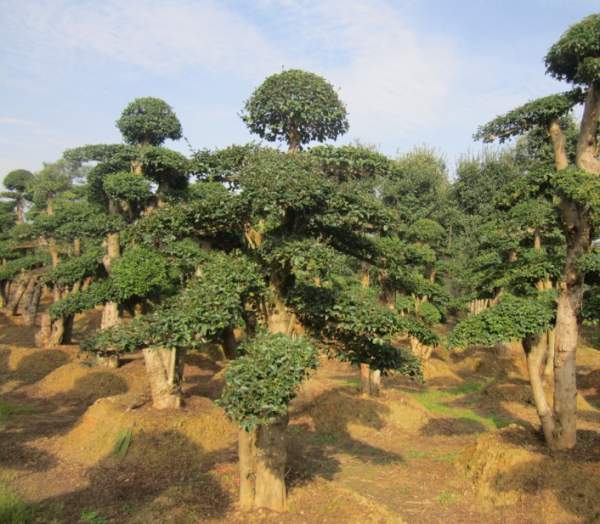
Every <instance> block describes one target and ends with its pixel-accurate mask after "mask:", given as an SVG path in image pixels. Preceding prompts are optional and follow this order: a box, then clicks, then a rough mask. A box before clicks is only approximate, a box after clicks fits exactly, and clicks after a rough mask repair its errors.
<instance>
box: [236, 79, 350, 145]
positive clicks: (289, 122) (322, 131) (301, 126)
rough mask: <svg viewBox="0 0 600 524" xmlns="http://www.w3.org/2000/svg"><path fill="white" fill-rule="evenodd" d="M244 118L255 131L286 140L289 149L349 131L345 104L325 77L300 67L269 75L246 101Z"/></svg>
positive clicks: (333, 138)
mask: <svg viewBox="0 0 600 524" xmlns="http://www.w3.org/2000/svg"><path fill="white" fill-rule="evenodd" d="M241 116H242V120H243V121H244V122H245V123H246V125H247V126H248V128H249V129H250V131H251V132H252V133H256V134H257V135H258V136H259V137H261V138H264V139H265V140H268V141H269V142H275V141H277V140H283V141H285V142H287V144H288V148H289V151H290V152H295V151H298V150H299V149H300V147H301V146H302V145H303V144H307V143H308V142H310V141H312V140H317V141H319V142H323V141H324V140H327V139H332V140H335V139H336V138H337V137H338V136H340V135H343V134H344V133H345V132H346V131H348V127H349V126H348V120H347V115H346V107H345V106H344V104H343V103H342V102H341V100H340V99H339V97H338V95H337V93H336V92H335V90H334V89H333V87H332V86H331V84H330V83H329V82H327V81H326V80H325V79H324V78H322V77H320V76H318V75H316V74H314V73H309V72H306V71H302V70H299V69H289V70H287V71H282V72H281V73H276V74H274V75H271V76H269V77H268V78H267V79H266V80H265V81H264V82H263V83H262V84H261V85H260V86H259V87H258V88H257V89H256V90H255V91H254V93H253V94H252V96H251V97H250V98H249V99H248V100H247V101H246V104H245V106H244V111H243V112H242V115H241Z"/></svg>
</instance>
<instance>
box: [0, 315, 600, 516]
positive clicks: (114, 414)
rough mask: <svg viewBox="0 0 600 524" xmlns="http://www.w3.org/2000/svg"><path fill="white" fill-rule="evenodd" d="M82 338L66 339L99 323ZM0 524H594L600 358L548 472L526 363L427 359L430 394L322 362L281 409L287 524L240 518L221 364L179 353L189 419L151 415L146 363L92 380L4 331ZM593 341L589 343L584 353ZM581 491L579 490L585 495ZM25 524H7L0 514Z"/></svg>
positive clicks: (587, 355)
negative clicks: (366, 390)
mask: <svg viewBox="0 0 600 524" xmlns="http://www.w3.org/2000/svg"><path fill="white" fill-rule="evenodd" d="M99 314H100V313H99V312H96V311H93V312H90V313H87V314H85V315H83V316H81V317H79V318H77V321H76V323H75V339H74V340H75V341H76V340H77V338H78V337H79V336H80V335H81V334H82V333H83V331H84V330H88V329H93V328H94V326H95V324H97V322H98V321H99ZM0 337H1V338H0V343H1V346H0V377H1V391H2V401H1V402H2V403H1V405H0V408H1V411H0V416H1V419H0V420H1V423H2V432H1V433H0V440H1V442H0V464H1V477H0V478H1V481H2V483H1V484H0V520H2V518H3V519H4V520H2V522H40V523H42V522H43V523H51V522H53V523H57V524H58V523H71V522H84V523H95V524H99V523H103V522H106V523H144V524H145V523H153V522H156V523H182V524H183V523H195V522H215V523H216V522H291V523H295V522H298V523H300V522H331V523H334V522H373V523H392V522H398V523H401V522H406V523H420V522H432V523H435V522H440V523H443V522H446V523H447V522H465V523H470V522H472V523H479V522H490V523H537V522H548V523H557V524H558V523H561V524H562V523H571V522H572V523H576V522H577V523H588V522H600V508H599V507H598V503H597V501H598V493H600V352H599V351H597V350H596V349H593V348H591V347H587V346H583V347H580V348H579V351H578V381H579V383H580V390H579V395H578V408H579V440H580V444H579V445H578V447H577V449H576V450H575V451H569V452H557V453H555V454H554V455H553V456H551V455H550V454H549V452H548V450H547V448H545V446H544V444H543V441H542V440H541V439H540V437H539V435H538V434H537V433H536V432H534V428H536V427H537V426H538V422H537V417H536V413H535V409H534V407H533V406H532V400H531V393H530V389H529V386H528V381H527V375H526V368H525V363H524V357H523V353H522V349H521V348H519V347H516V345H508V346H502V347H497V348H495V349H493V348H492V349H485V348H473V349H469V350H465V351H460V352H456V353H452V354H450V353H449V352H448V351H446V350H444V349H442V348H438V349H436V351H435V352H434V354H433V356H432V358H431V359H430V360H429V362H428V363H427V365H426V367H425V376H426V379H427V382H426V385H424V386H418V385H415V384H414V383H412V382H410V381H408V380H407V379H405V378H402V377H400V376H390V377H386V378H384V381H383V382H384V389H383V391H382V394H381V396H380V397H379V398H368V397H365V396H363V395H361V394H360V392H359V389H358V386H359V382H358V380H357V371H356V369H352V368H351V367H350V366H348V365H346V364H342V363H339V362H336V361H327V360H326V359H322V360H323V363H322V366H321V367H320V368H319V370H318V371H317V373H316V375H315V376H313V377H312V378H311V379H310V380H309V381H308V382H306V383H305V384H304V385H303V387H302V389H301V391H300V394H299V395H298V397H297V398H296V399H295V400H294V401H292V403H291V406H290V423H289V427H288V429H287V432H288V442H287V449H288V466H287V470H286V482H287V484H288V488H289V494H288V496H289V500H288V505H289V509H288V512H287V513H286V514H285V515H284V516H282V515H281V514H277V513H271V512H269V511H267V510H261V511H258V512H256V513H253V514H252V515H248V514H243V513H240V512H239V510H238V507H237V506H238V505H237V491H238V483H239V473H238V467H237V430H236V428H235V426H234V424H232V423H231V422H230V421H229V420H228V419H227V417H226V416H225V413H224V411H223V410H222V409H221V408H219V407H217V406H215V404H214V399H215V398H217V397H218V395H219V393H220V390H221V388H222V385H223V373H222V368H223V362H222V360H221V358H222V357H220V355H219V351H218V350H217V349H215V350H214V351H213V352H212V356H210V355H211V352H210V351H208V352H203V353H190V354H188V356H187V360H186V363H185V375H184V376H185V378H184V384H183V390H184V399H185V407H184V408H183V409H182V410H173V411H156V410H153V409H152V407H151V403H150V392H149V385H148V381H147V378H146V373H145V371H144V365H143V359H142V358H141V356H140V355H138V354H132V355H131V356H130V357H129V358H127V359H126V360H125V362H124V365H122V366H121V367H120V368H119V369H114V370H109V369H106V368H100V367H96V366H94V365H93V362H91V361H89V360H87V359H86V358H85V357H84V356H78V347H77V346H76V345H71V346H60V347H56V348H49V349H38V348H34V347H32V340H31V338H32V335H31V328H29V327H26V326H20V325H18V324H14V323H12V322H9V321H8V320H7V319H6V317H4V316H3V317H2V318H1V335H0ZM590 338H592V337H590ZM582 479H584V480H585V481H582ZM19 514H20V515H22V516H23V520H12V521H11V520H10V518H11V517H10V515H13V516H14V515H19Z"/></svg>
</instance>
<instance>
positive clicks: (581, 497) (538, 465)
mask: <svg viewBox="0 0 600 524" xmlns="http://www.w3.org/2000/svg"><path fill="white" fill-rule="evenodd" d="M502 437H503V438H504V439H506V440H507V441H509V442H511V443H513V444H518V445H519V446H523V445H524V443H523V439H522V437H520V436H519V435H517V434H515V433H512V432H505V433H504V434H503V435H502ZM577 439H578V443H577V447H576V448H575V449H574V450H572V451H565V452H555V453H553V454H552V456H551V455H550V454H549V453H548V450H547V448H546V447H545V446H544V444H543V442H542V441H541V439H539V438H537V435H531V434H530V435H529V442H528V443H527V444H528V446H527V447H528V448H529V449H531V450H532V451H537V452H539V453H540V454H542V455H543V458H542V459H541V460H539V459H538V460H531V461H528V462H525V463H521V464H519V465H518V466H516V467H513V468H512V469H510V470H509V471H507V472H500V473H498V474H497V475H496V476H495V478H494V479H493V480H492V485H493V486H494V488H493V489H494V490H495V491H496V492H497V493H498V495H499V497H502V496H503V494H506V493H507V492H509V491H512V492H518V493H526V494H528V495H532V496H534V497H539V504H540V505H545V504H546V499H545V498H543V497H544V496H545V494H547V493H548V492H550V493H551V494H552V496H553V497H554V499H555V500H556V501H558V503H559V504H560V505H561V506H562V508H563V509H564V510H565V511H567V512H568V513H570V514H572V515H573V516H574V517H575V516H576V518H577V519H578V520H577V522H580V521H581V522H590V523H591V522H599V521H600V505H598V494H599V493H600V433H598V432H595V431H589V430H580V431H578V432H577ZM570 521H571V520H569V522H570Z"/></svg>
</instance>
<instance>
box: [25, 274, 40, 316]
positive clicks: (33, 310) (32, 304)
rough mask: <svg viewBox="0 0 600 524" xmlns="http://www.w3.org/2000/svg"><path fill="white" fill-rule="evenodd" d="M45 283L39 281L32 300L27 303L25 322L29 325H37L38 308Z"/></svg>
mask: <svg viewBox="0 0 600 524" xmlns="http://www.w3.org/2000/svg"><path fill="white" fill-rule="evenodd" d="M43 287H44V286H43V285H42V284H41V283H40V282H37V283H36V285H35V288H34V290H33V294H32V295H31V300H30V301H29V304H27V309H26V311H25V323H26V325H28V326H35V319H36V317H37V313H38V309H39V307H40V300H41V298H42V289H43Z"/></svg>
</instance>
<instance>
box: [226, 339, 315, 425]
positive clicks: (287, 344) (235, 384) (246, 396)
mask: <svg viewBox="0 0 600 524" xmlns="http://www.w3.org/2000/svg"><path fill="white" fill-rule="evenodd" d="M240 351H241V353H242V355H243V356H241V357H240V358H238V359H237V360H235V361H234V362H232V363H231V364H230V366H229V368H228V369H227V371H226V373H225V380H226V385H225V389H224V390H223V394H222V396H221V398H220V399H219V400H218V403H219V405H220V406H222V407H223V408H224V409H225V412H226V413H227V415H228V416H229V417H230V418H231V419H232V420H233V421H234V422H236V423H237V424H238V425H239V426H240V427H241V428H243V429H244V430H246V431H251V430H253V429H255V428H256V427H257V426H260V425H264V424H269V423H271V422H274V421H275V420H277V419H278V418H279V417H282V416H285V415H286V414H287V409H288V404H289V402H290V401H291V400H292V399H293V398H294V397H295V396H296V392H297V390H298V387H299V386H300V384H301V383H302V382H303V381H304V380H305V379H306V377H307V376H308V375H309V373H310V370H313V369H316V367H317V365H318V353H317V350H316V349H315V347H314V346H313V345H312V344H310V342H309V341H308V340H307V339H305V338H302V337H299V338H290V337H286V336H285V335H281V334H276V335H269V334H263V335H259V336H257V337H256V338H254V339H251V340H249V341H247V342H246V343H244V344H243V345H242V346H241V347H240Z"/></svg>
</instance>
